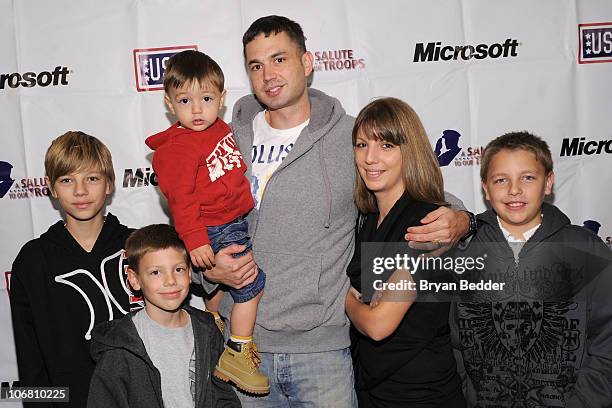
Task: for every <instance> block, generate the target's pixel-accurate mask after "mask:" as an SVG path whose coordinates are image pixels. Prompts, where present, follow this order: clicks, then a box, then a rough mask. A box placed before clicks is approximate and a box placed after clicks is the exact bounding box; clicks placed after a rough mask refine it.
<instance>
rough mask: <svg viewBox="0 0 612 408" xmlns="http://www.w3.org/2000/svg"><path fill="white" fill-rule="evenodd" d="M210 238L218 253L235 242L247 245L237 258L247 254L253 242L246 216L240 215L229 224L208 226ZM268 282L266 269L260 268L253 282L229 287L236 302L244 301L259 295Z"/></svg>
mask: <svg viewBox="0 0 612 408" xmlns="http://www.w3.org/2000/svg"><path fill="white" fill-rule="evenodd" d="M207 230H208V239H210V246H211V247H212V250H213V251H214V253H215V254H216V253H217V252H219V250H220V249H222V248H225V247H228V246H230V245H233V244H238V245H246V249H245V250H244V251H242V252H240V253H238V254H234V257H235V258H238V257H241V256H244V255H246V254H247V253H248V252H249V251H250V250H251V248H252V247H253V244H252V243H251V238H250V237H249V224H248V223H247V221H246V219H245V218H244V217H238V218H236V219H235V220H234V221H230V222H228V223H227V224H223V225H217V226H213V227H207ZM265 284H266V274H265V273H264V271H262V270H261V269H259V273H258V274H257V277H256V278H255V280H254V281H253V282H252V283H249V284H248V285H246V286H245V287H243V288H240V289H234V288H230V287H227V288H226V289H228V290H229V292H230V294H231V295H232V299H234V302H236V303H244V302H248V301H249V300H251V299H253V298H254V297H255V296H257V295H258V294H259V293H260V292H261V291H262V290H263V288H264V286H265Z"/></svg>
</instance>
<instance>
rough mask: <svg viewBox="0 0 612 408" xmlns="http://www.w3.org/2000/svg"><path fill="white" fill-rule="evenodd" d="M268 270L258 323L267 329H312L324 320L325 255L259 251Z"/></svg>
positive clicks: (258, 257)
mask: <svg viewBox="0 0 612 408" xmlns="http://www.w3.org/2000/svg"><path fill="white" fill-rule="evenodd" d="M255 261H256V262H257V264H258V265H259V266H260V268H261V269H262V270H263V271H264V272H265V273H266V287H265V289H264V294H263V297H262V298H261V303H260V305H259V309H258V311H257V323H258V324H259V325H260V326H262V327H263V328H265V329H266V330H280V331H296V330H311V329H313V328H315V327H318V326H319V325H320V324H321V322H322V321H323V303H322V301H321V298H320V296H319V281H320V278H321V264H322V258H321V257H320V256H310V255H297V254H295V253H292V254H289V253H280V252H272V251H261V250H257V251H256V252H255Z"/></svg>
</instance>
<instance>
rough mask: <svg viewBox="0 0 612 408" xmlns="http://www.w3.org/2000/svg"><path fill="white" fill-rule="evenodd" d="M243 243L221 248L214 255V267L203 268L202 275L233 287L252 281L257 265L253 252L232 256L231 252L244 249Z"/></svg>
mask: <svg viewBox="0 0 612 408" xmlns="http://www.w3.org/2000/svg"><path fill="white" fill-rule="evenodd" d="M245 249H246V247H245V246H244V245H235V244H234V245H230V246H228V247H225V248H222V249H220V250H219V252H217V254H216V255H215V267H214V268H212V269H206V270H203V271H202V273H203V274H204V277H205V278H206V279H208V280H209V281H211V282H216V283H222V284H224V285H226V286H231V287H232V288H235V289H240V288H242V287H243V286H246V285H248V284H249V283H251V282H253V281H254V280H255V278H256V277H257V273H258V271H257V266H256V265H255V260H254V259H253V252H248V253H246V254H245V255H244V256H240V257H238V258H234V257H233V256H232V254H239V253H240V252H242V251H244V250H245Z"/></svg>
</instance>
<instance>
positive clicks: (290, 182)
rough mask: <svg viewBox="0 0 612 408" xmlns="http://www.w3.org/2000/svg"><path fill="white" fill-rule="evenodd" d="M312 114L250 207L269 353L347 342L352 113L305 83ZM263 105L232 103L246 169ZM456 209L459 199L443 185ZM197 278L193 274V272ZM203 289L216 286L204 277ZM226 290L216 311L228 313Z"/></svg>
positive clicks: (264, 346)
mask: <svg viewBox="0 0 612 408" xmlns="http://www.w3.org/2000/svg"><path fill="white" fill-rule="evenodd" d="M308 96H309V98H310V106H311V111H310V122H309V124H308V126H306V127H305V128H304V129H303V130H302V132H301V133H300V136H299V137H298V139H297V141H296V142H295V144H294V146H293V148H292V150H291V151H290V152H289V154H288V155H287V157H286V158H285V160H284V161H283V162H282V163H281V165H280V166H279V167H278V169H277V170H276V171H275V172H274V174H273V175H272V177H271V178H270V180H269V181H268V183H267V185H266V189H265V192H264V194H263V196H262V200H261V203H260V206H259V210H258V209H253V210H252V211H251V213H250V214H249V217H248V221H249V230H250V233H251V237H252V239H253V251H254V252H253V253H254V256H255V261H256V262H257V264H258V265H259V266H260V267H261V268H262V270H264V271H266V287H265V289H264V295H263V297H262V299H261V303H260V304H259V310H258V312H257V324H256V325H255V339H256V340H257V342H258V346H259V349H260V350H261V351H263V352H272V353H310V352H320V351H330V350H339V349H342V348H345V347H348V346H349V344H350V340H349V334H348V329H349V321H348V318H347V317H346V314H345V312H344V300H345V296H346V292H347V290H348V287H349V281H348V278H347V276H346V267H347V265H348V263H349V261H350V259H351V256H352V254H353V249H354V248H353V247H354V238H355V236H354V235H355V233H354V228H355V223H356V219H357V209H356V207H355V203H354V201H353V189H354V186H355V170H354V166H355V165H354V156H353V145H352V140H351V134H352V130H353V124H354V121H355V118H353V117H351V116H349V115H347V114H346V112H345V111H344V108H342V105H341V104H340V101H338V100H337V99H336V98H333V97H330V96H328V95H326V94H324V93H323V92H321V91H318V90H316V89H312V88H309V89H308ZM264 109H265V106H263V105H262V104H260V103H259V101H258V100H257V99H256V98H255V96H254V95H247V96H245V97H243V98H241V99H239V100H238V101H237V102H236V104H235V105H234V112H233V117H232V123H231V124H230V126H231V128H232V131H233V132H234V136H235V139H236V142H237V143H238V147H239V149H240V152H241V153H242V155H243V157H244V161H245V162H246V164H247V173H246V175H247V177H249V178H250V177H251V167H252V165H251V163H252V147H253V119H254V118H255V116H256V115H257V114H258V113H259V112H261V111H263V110H264ZM445 198H446V201H447V202H449V203H450V204H451V206H452V207H453V208H455V209H464V207H463V203H462V202H461V201H460V200H458V199H457V198H456V197H454V196H453V195H451V194H448V193H446V197H445ZM195 280H196V281H197V280H199V279H198V276H195ZM202 284H203V285H204V287H205V289H206V290H207V292H210V291H211V290H212V289H214V288H215V287H216V285H211V284H210V283H209V282H206V281H204V282H202ZM230 309H231V298H230V297H229V296H225V297H224V299H223V303H222V304H221V314H223V315H225V316H229V315H230Z"/></svg>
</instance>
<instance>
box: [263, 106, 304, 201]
mask: <svg viewBox="0 0 612 408" xmlns="http://www.w3.org/2000/svg"><path fill="white" fill-rule="evenodd" d="M265 113H266V111H262V112H259V113H258V114H257V116H255V119H254V120H253V133H254V137H253V155H252V159H251V163H252V164H253V167H252V173H251V192H252V193H253V200H254V201H255V208H259V203H260V202H261V197H262V196H263V192H264V189H265V188H266V184H267V183H268V180H270V177H271V176H272V173H274V172H275V171H276V169H277V168H278V166H280V164H281V163H282V162H283V160H285V157H287V155H288V154H289V152H290V151H291V148H292V147H293V144H294V143H295V141H296V140H297V138H298V136H299V135H300V133H301V132H302V129H304V128H305V127H306V126H307V125H308V122H309V121H310V119H307V120H306V121H305V122H303V123H300V124H299V125H297V126H296V127H292V128H291V129H274V128H273V127H271V126H270V125H269V124H268V122H267V121H266V117H265Z"/></svg>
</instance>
